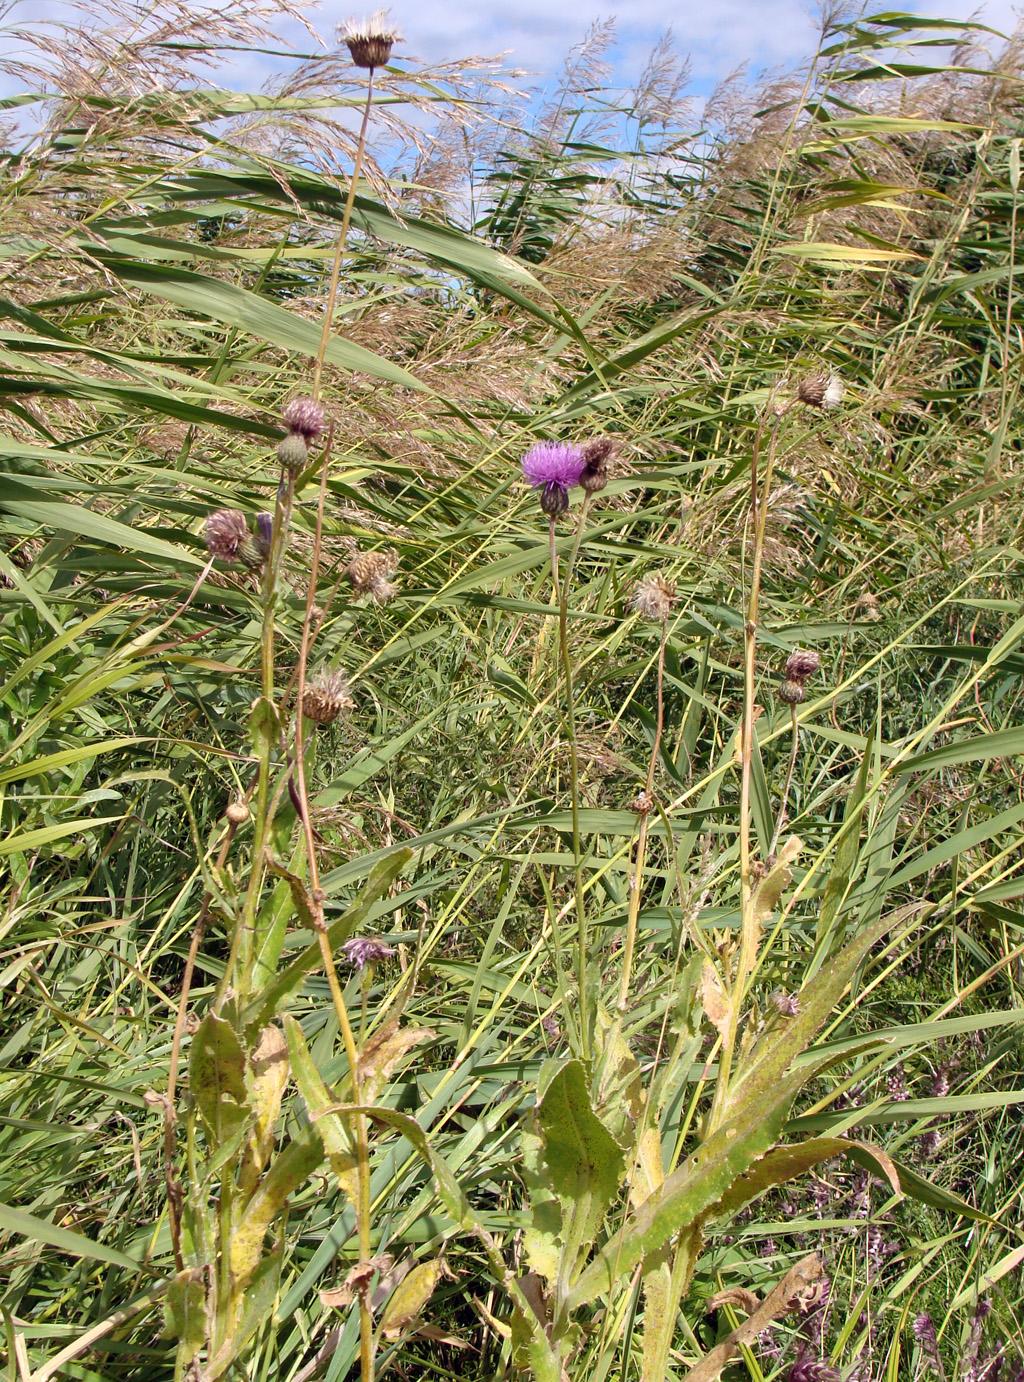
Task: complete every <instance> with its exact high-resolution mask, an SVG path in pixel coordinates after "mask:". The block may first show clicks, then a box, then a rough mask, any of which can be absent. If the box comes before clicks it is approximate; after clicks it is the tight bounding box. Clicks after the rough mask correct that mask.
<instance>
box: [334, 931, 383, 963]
mask: <svg viewBox="0 0 1024 1382" xmlns="http://www.w3.org/2000/svg"><path fill="white" fill-rule="evenodd" d="M341 948H342V950H344V952H345V959H346V960H348V962H349V964H350V965H352V967H353V968H354V969H365V968H366V966H367V965H375V964H377V963H378V962H379V961H380V960H386V959H387V958H388V956H389V955H393V954H394V953H395V947H394V946H393V945H385V944H384V942H383V941H378V940H374V939H373V937H372V936H356V937H355V938H354V939H353V940H350V941H346V942H345V944H344V945H343V946H342V947H341Z"/></svg>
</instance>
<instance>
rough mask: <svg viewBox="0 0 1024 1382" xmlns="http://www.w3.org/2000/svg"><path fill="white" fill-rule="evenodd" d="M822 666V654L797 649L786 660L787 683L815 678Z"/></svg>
mask: <svg viewBox="0 0 1024 1382" xmlns="http://www.w3.org/2000/svg"><path fill="white" fill-rule="evenodd" d="M820 666H821V655H820V653H815V652H807V651H805V650H804V649H803V648H796V649H794V651H793V652H791V653H790V655H789V657H787V658H786V672H785V675H786V679H787V681H806V680H807V678H808V677H813V676H814V674H815V672H816V671H817V670H818V668H819V667H820Z"/></svg>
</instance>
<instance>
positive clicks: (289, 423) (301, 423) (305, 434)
mask: <svg viewBox="0 0 1024 1382" xmlns="http://www.w3.org/2000/svg"><path fill="white" fill-rule="evenodd" d="M282 417H283V418H284V425H285V426H286V427H287V428H288V431H289V432H298V434H299V436H300V437H302V438H304V439H305V440H306V441H307V442H309V441H315V440H316V439H317V437H318V436H320V434H321V432H322V431H323V430H324V410H323V408H321V407H320V404H319V403H317V401H316V399H315V398H293V399H292V401H291V402H290V403H289V404H287V406H286V407H285V410H284V412H283V414H282Z"/></svg>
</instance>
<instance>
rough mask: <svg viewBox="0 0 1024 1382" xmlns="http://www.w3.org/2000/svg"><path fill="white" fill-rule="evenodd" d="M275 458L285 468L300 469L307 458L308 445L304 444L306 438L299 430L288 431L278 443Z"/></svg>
mask: <svg viewBox="0 0 1024 1382" xmlns="http://www.w3.org/2000/svg"><path fill="white" fill-rule="evenodd" d="M277 459H278V460H279V461H280V462H281V464H282V465H283V466H284V468H285V470H292V471H295V470H301V469H302V467H303V466H304V465H305V464H306V462H307V460H308V459H309V447H308V446H307V445H306V438H305V437H304V436H303V435H302V434H301V433H300V432H289V433H288V435H287V436H286V437H285V438H283V440H282V441H280V442H279V443H278V447H277Z"/></svg>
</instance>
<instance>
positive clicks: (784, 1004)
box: [772, 989, 800, 1017]
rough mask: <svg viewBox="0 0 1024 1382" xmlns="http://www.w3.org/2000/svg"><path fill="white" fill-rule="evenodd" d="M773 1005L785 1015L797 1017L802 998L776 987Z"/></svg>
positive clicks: (778, 1011)
mask: <svg viewBox="0 0 1024 1382" xmlns="http://www.w3.org/2000/svg"><path fill="white" fill-rule="evenodd" d="M772 1006H773V1007H774V1008H775V1011H776V1012H777V1013H781V1015H782V1016H783V1017H796V1015H797V1013H799V1011H800V1000H799V998H797V996H796V994H795V993H783V992H782V990H781V989H776V991H775V992H774V993H773V994H772Z"/></svg>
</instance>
